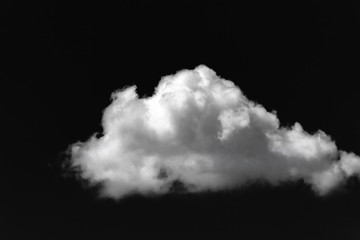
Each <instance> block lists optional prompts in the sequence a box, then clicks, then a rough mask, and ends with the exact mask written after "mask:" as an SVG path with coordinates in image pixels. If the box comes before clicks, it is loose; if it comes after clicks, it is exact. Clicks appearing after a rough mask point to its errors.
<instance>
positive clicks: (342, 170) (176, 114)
mask: <svg viewBox="0 0 360 240" xmlns="http://www.w3.org/2000/svg"><path fill="white" fill-rule="evenodd" d="M112 99H113V101H112V103H111V104H110V105H109V106H108V107H107V108H106V109H105V111H104V115H103V120H102V125H103V130H104V132H103V136H101V137H95V136H93V137H91V138H90V139H89V140H88V141H87V142H82V143H81V142H79V143H75V144H73V145H72V146H71V149H70V150H71V164H72V166H73V167H74V168H76V169H78V170H79V173H80V175H81V176H82V177H83V178H84V179H87V180H88V181H89V182H90V183H93V184H97V183H100V184H101V185H102V190H101V193H102V195H103V196H107V197H113V198H121V197H123V196H126V195H128V194H132V193H141V194H148V193H152V194H153V193H155V194H161V193H166V192H168V191H169V190H170V189H171V187H172V186H173V183H174V182H181V183H182V184H183V185H184V186H185V187H186V189H187V190H188V191H191V192H197V191H204V190H222V189H233V188H238V187H241V186H242V185H244V184H246V183H249V182H250V183H251V182H253V181H256V180H264V181H267V182H269V183H272V184H278V183H281V182H284V181H296V180H299V179H303V180H304V181H305V182H307V183H308V184H310V185H311V186H312V187H313V189H314V190H315V191H316V192H317V193H319V194H326V193H327V192H329V191H331V190H332V189H334V188H335V187H336V186H338V185H339V184H340V183H342V182H343V181H344V180H345V179H346V178H347V177H350V176H353V175H357V176H358V175H359V173H360V159H359V157H358V156H356V155H355V154H353V153H346V152H343V151H339V150H338V149H337V147H336V145H335V143H334V141H332V139H331V138H330V137H329V136H328V135H326V134H325V133H324V132H322V131H318V132H317V133H315V134H313V135H311V134H309V133H307V132H306V131H304V129H303V128H302V127H301V125H300V124H299V123H295V124H294V126H292V127H291V128H285V127H281V126H280V123H279V119H278V118H277V116H276V113H275V112H268V111H267V110H266V109H265V108H264V107H263V106H262V105H260V104H257V103H254V102H252V101H250V100H249V99H247V98H246V96H245V95H244V94H243V93H242V91H241V90H240V89H239V88H238V87H237V86H236V85H235V84H234V83H233V82H231V81H228V80H225V79H222V78H220V77H219V76H217V75H216V73H215V72H214V71H213V70H211V69H209V68H208V67H206V66H204V65H201V66H198V67H197V68H195V69H194V70H182V71H179V72H178V73H176V74H175V75H169V76H166V77H163V78H162V79H161V81H160V82H159V84H158V86H157V87H156V89H155V92H154V94H153V96H151V97H146V98H139V96H138V95H137V93H136V87H135V86H132V87H127V88H125V89H122V90H119V91H116V92H114V93H113V95H112Z"/></svg>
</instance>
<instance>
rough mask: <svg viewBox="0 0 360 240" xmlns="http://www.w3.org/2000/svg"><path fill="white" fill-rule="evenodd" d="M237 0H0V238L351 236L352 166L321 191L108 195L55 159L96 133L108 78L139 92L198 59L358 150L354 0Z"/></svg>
mask: <svg viewBox="0 0 360 240" xmlns="http://www.w3.org/2000/svg"><path fill="white" fill-rule="evenodd" d="M115 2H117V3H115ZM237 2H238V3H237V4H235V3H230V2H226V1H177V2H174V1H113V2H110V1H65V0H62V1H61V0H57V1H39V2H36V3H34V1H27V2H20V1H7V2H5V1H4V2H3V3H1V5H2V6H1V12H0V14H1V16H2V17H3V18H2V19H4V20H3V21H2V22H3V23H2V26H3V27H1V29H2V30H1V39H2V40H3V41H4V42H3V43H2V51H1V52H2V53H1V58H3V59H4V60H5V63H3V64H2V67H3V70H2V71H1V75H0V76H1V78H2V80H1V82H2V86H3V87H1V91H2V94H1V95H2V96H5V98H4V100H3V101H1V104H2V107H1V109H2V114H1V116H2V119H3V120H4V119H5V123H4V124H3V125H2V126H3V131H2V133H3V134H2V136H3V140H4V142H5V143H6V145H5V146H4V145H3V148H4V150H2V154H1V155H2V157H1V161H2V163H3V164H2V174H1V176H2V181H1V183H2V184H3V194H2V200H3V201H4V204H2V207H3V208H4V213H5V214H1V215H2V217H3V218H4V221H5V224H2V225H1V229H3V230H4V231H0V232H1V233H0V234H2V235H4V236H1V239H130V238H129V237H131V236H133V237H146V238H153V237H154V238H171V239H172V238H176V237H182V238H187V239H194V238H195V237H196V238H200V239H202V238H208V237H219V238H223V239H229V238H230V237H232V238H234V239H235V238H237V239H268V238H273V237H275V238H278V239H360V230H359V229H358V226H359V224H360V218H359V216H360V205H359V202H360V194H359V193H360V184H359V181H358V180H357V179H355V178H354V179H350V180H349V181H348V183H347V184H346V185H345V186H343V187H342V188H341V189H340V190H338V191H337V192H335V193H334V194H332V195H330V196H328V197H325V198H319V197H316V196H315V195H314V193H313V192H312V191H311V189H310V187H308V186H307V185H305V184H303V183H301V182H298V183H289V184H285V185H282V186H279V187H271V186H267V185H266V184H265V185H264V184H261V185H256V186H252V187H246V188H243V189H240V190H237V191H229V192H221V193H203V194H197V195H191V194H178V193H173V194H168V195H166V196H159V197H152V198H147V197H141V196H133V197H130V198H126V199H123V200H121V201H120V202H114V201H112V200H99V199H98V198H97V197H96V196H97V194H96V189H89V188H87V187H86V183H84V182H82V181H81V180H77V179H75V178H73V177H71V175H69V174H64V171H63V170H62V169H61V165H62V163H63V162H64V160H65V158H66V155H65V153H64V151H65V150H66V149H67V147H68V146H69V145H70V144H72V143H74V142H76V141H79V140H80V141H84V140H86V139H87V138H88V137H89V136H91V135H92V134H93V133H94V132H101V125H100V124H101V117H102V111H103V109H104V108H105V107H106V106H107V105H108V104H109V103H110V95H111V93H112V92H113V91H114V90H116V89H121V88H123V87H124V86H128V85H137V86H138V89H137V90H138V93H139V95H140V96H143V95H147V96H149V95H151V94H152V93H153V90H154V87H155V86H156V85H157V83H158V81H159V80H160V78H161V77H162V76H164V75H168V74H173V73H175V72H176V71H178V70H181V69H184V68H188V69H193V68H194V67H196V66H198V65H199V64H205V65H207V66H208V67H210V68H212V69H213V70H215V71H216V72H217V73H218V74H219V75H220V76H221V77H223V78H225V79H229V80H232V81H233V82H235V83H236V84H237V85H238V86H239V87H240V88H241V90H242V91H243V92H244V93H245V95H246V96H247V97H248V98H249V99H251V100H254V101H256V102H259V103H261V104H263V105H264V106H265V107H266V108H267V109H268V110H270V111H271V110H276V111H277V113H278V117H279V119H280V121H281V123H282V125H283V126H290V125H292V124H294V122H296V121H297V122H300V123H301V124H302V125H303V127H304V129H305V130H307V131H308V132H310V133H313V132H315V131H317V130H318V129H321V130H323V131H324V132H326V133H327V134H329V135H330V136H331V137H332V138H333V139H334V140H335V142H336V144H337V146H338V147H339V148H340V149H343V150H346V151H352V152H354V153H356V154H360V147H359V141H358V139H359V138H360V114H359V107H358V102H359V101H358V96H359V95H358V93H359V91H360V85H358V81H359V79H360V72H359V63H360V58H359V56H360V46H359V43H360V36H359V33H358V32H359V29H360V15H359V10H360V9H359V5H358V4H356V3H355V2H356V1H353V2H352V1H337V2H335V1H283V2H281V1H280V2H273V1H267V2H265V3H263V2H259V1H237ZM239 2H240V3H239ZM248 2H250V3H248Z"/></svg>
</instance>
